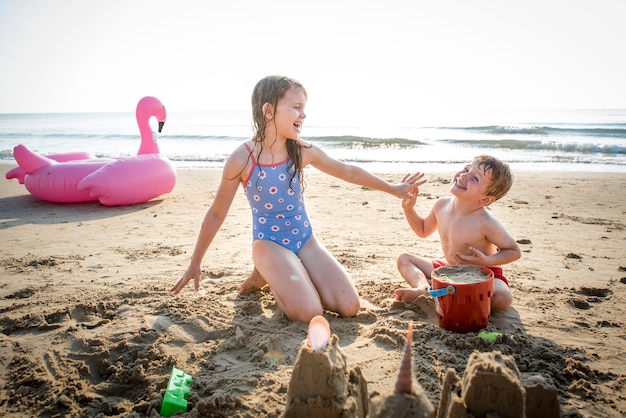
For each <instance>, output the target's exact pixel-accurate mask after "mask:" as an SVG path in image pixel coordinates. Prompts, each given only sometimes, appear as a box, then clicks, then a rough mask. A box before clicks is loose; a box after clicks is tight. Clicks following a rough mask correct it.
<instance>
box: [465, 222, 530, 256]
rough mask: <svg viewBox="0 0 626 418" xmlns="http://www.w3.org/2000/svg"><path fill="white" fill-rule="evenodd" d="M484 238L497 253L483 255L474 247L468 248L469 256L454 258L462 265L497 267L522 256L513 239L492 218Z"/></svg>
mask: <svg viewBox="0 0 626 418" xmlns="http://www.w3.org/2000/svg"><path fill="white" fill-rule="evenodd" d="M485 238H486V240H487V241H488V242H490V243H492V244H493V245H495V246H496V247H497V248H498V252H496V253H494V254H492V255H489V256H488V255H485V254H484V253H483V252H481V251H479V250H478V249H476V248H474V247H469V248H468V251H469V252H470V253H471V254H470V255H464V254H460V253H459V254H456V257H457V258H458V259H459V260H460V261H461V262H464V263H471V264H475V265H481V266H487V267H488V266H499V265H502V264H508V263H512V262H513V261H515V260H518V259H519V258H520V257H521V256H522V251H521V250H520V248H519V245H517V242H515V239H514V238H513V237H512V236H511V235H510V234H509V233H508V232H506V230H505V229H504V227H503V226H502V224H501V223H500V222H498V220H497V219H495V218H492V219H491V222H488V223H487V225H486V227H485Z"/></svg>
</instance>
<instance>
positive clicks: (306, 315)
mask: <svg viewBox="0 0 626 418" xmlns="http://www.w3.org/2000/svg"><path fill="white" fill-rule="evenodd" d="M252 259H253V260H254V265H255V266H256V269H257V270H258V273H259V274H260V276H261V278H262V280H263V279H264V280H265V281H266V282H267V284H268V285H269V286H270V289H271V290H272V294H273V295H274V298H275V299H276V303H277V304H278V307H279V308H280V310H281V311H283V313H284V314H285V315H287V316H288V317H289V318H290V319H291V320H293V321H301V322H309V321H310V320H311V318H313V317H314V316H315V315H321V314H322V313H323V311H324V309H323V307H322V302H321V300H320V296H319V295H318V293H317V290H316V289H315V286H314V285H313V283H312V282H311V278H310V277H309V274H308V273H307V270H306V269H305V267H304V265H303V264H302V262H301V261H300V259H299V258H298V256H296V255H295V254H294V253H293V252H291V251H289V250H288V249H286V248H284V247H282V246H280V245H279V244H276V243H275V242H271V241H254V243H253V244H252Z"/></svg>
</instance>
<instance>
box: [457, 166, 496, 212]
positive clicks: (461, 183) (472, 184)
mask: <svg viewBox="0 0 626 418" xmlns="http://www.w3.org/2000/svg"><path fill="white" fill-rule="evenodd" d="M490 184H491V173H490V172H488V171H485V169H484V167H483V166H480V167H479V165H478V163H476V162H472V163H470V164H468V165H466V166H465V167H464V168H463V170H461V171H459V172H457V173H456V174H455V175H454V177H453V179H452V187H451V188H450V193H452V194H453V195H454V196H455V197H458V198H463V199H464V200H465V199H470V200H474V199H475V200H477V201H483V200H484V199H487V198H489V197H490V196H487V194H486V193H487V188H488V187H489V185H490ZM489 203H491V201H489V202H488V203H484V202H483V204H489Z"/></svg>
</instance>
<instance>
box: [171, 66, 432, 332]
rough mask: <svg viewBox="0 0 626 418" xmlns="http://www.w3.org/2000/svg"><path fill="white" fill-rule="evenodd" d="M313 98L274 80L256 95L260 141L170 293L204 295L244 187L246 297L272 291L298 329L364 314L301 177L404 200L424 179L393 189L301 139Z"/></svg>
mask: <svg viewBox="0 0 626 418" xmlns="http://www.w3.org/2000/svg"><path fill="white" fill-rule="evenodd" d="M306 101H307V93H306V90H305V89H304V87H303V86H302V85H301V84H300V83H299V82H297V81H296V80H293V79H290V78H288V77H283V76H268V77H265V78H263V79H262V80H261V81H259V82H258V83H257V85H256V86H255V88H254V92H253V94H252V112H253V122H254V131H255V133H254V137H253V138H252V139H251V140H250V141H248V142H245V143H244V144H242V145H241V146H239V147H238V148H237V149H236V150H235V151H234V152H233V153H232V154H231V155H230V157H229V158H228V160H227V161H226V163H225V164H224V170H223V172H222V179H221V182H220V185H219V187H218V189H217V194H216V196H215V200H214V202H213V204H212V205H211V207H210V208H209V210H208V211H207V213H206V215H205V217H204V220H203V222H202V227H201V229H200V233H199V235H198V239H197V241H196V246H195V249H194V252H193V255H192V257H191V262H190V264H189V267H188V268H187V271H186V272H185V274H184V275H183V277H182V278H181V279H180V280H179V281H178V283H176V285H175V286H174V287H173V288H172V289H171V291H172V292H174V293H178V292H179V291H180V290H181V289H182V288H183V287H184V286H185V285H186V284H187V283H188V282H189V281H190V280H191V279H193V281H194V284H195V289H196V290H198V288H199V287H200V275H201V263H202V259H203V258H204V255H205V254H206V251H207V250H208V248H209V245H210V244H211V242H212V241H213V238H214V237H215V234H216V233H217V231H218V230H219V228H220V226H221V225H222V222H223V221H224V219H225V218H226V215H227V213H228V210H229V208H230V205H231V203H232V201H233V198H234V196H235V193H236V192H237V188H238V187H239V185H240V184H241V185H242V186H243V190H244V192H245V194H246V196H247V198H248V201H249V203H250V208H251V210H252V218H253V243H252V259H253V261H254V266H255V270H254V271H253V272H252V274H251V275H250V276H249V277H248V278H247V279H246V280H245V281H244V283H243V284H242V285H241V287H240V289H239V293H240V294H243V293H246V292H249V291H253V290H257V289H260V288H262V287H263V286H264V285H265V284H268V285H269V286H270V289H271V291H272V294H273V295H274V298H275V299H276V303H277V304H278V306H279V308H280V309H281V310H282V311H283V312H284V313H285V315H287V316H288V317H289V318H290V319H292V320H294V321H302V322H309V320H310V319H311V318H313V317H314V316H316V315H321V314H322V313H323V310H324V309H327V310H329V311H333V312H336V313H338V314H339V315H342V316H346V317H350V316H355V315H356V314H357V313H358V312H359V309H360V301H359V295H358V292H357V290H356V287H355V286H354V284H353V283H352V280H351V278H350V276H349V275H348V273H347V272H346V270H345V269H344V268H343V266H342V265H341V264H340V263H339V262H338V261H337V260H336V259H335V258H334V257H333V256H332V255H331V254H330V252H329V251H328V250H327V249H326V247H324V245H323V244H322V243H321V242H320V241H318V239H317V237H316V236H315V234H314V233H313V230H312V228H311V224H310V222H309V218H308V216H307V213H306V210H305V205H304V198H303V191H304V186H303V185H304V181H303V169H304V168H305V167H306V166H308V165H312V166H313V167H316V168H317V169H319V170H320V171H322V172H324V173H327V174H329V175H331V176H334V177H337V178H340V179H342V180H345V181H347V182H350V183H354V184H359V185H361V186H364V187H369V188H372V189H376V190H381V191H385V192H387V193H390V194H392V195H394V196H396V197H399V198H404V197H408V196H409V194H410V193H411V194H414V193H415V190H414V189H416V188H417V187H419V186H420V185H421V184H423V183H425V181H426V180H423V179H422V177H423V176H424V175H423V174H421V173H416V174H414V175H409V174H407V175H406V176H404V178H403V179H402V182H401V183H399V184H395V185H392V184H389V183H387V182H386V181H384V180H382V179H380V178H378V177H376V176H374V175H372V174H370V173H368V172H367V171H365V170H363V169H361V168H359V167H356V166H353V165H349V164H344V163H342V162H340V161H337V160H335V159H333V158H331V157H329V156H328V155H326V154H325V153H324V152H323V151H322V150H321V149H319V148H318V147H316V146H315V145H313V144H310V143H307V142H305V141H303V140H302V139H300V132H301V130H302V124H303V122H304V119H305V118H306V115H305V113H304V108H305V106H306Z"/></svg>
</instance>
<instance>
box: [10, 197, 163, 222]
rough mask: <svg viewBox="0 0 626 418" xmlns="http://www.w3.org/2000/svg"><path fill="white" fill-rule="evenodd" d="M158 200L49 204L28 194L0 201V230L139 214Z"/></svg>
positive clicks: (158, 201) (159, 201) (158, 200)
mask: <svg viewBox="0 0 626 418" xmlns="http://www.w3.org/2000/svg"><path fill="white" fill-rule="evenodd" d="M162 201H163V200H162V199H155V200H151V201H149V202H144V203H138V204H136V205H130V206H105V205H102V204H100V202H98V201H93V202H85V203H52V202H46V201H43V200H39V199H37V198H35V197H33V196H32V195H30V194H27V195H21V196H10V197H4V198H0V229H9V228H13V227H16V226H21V225H28V224H34V225H36V224H43V225H53V224H63V223H68V222H85V221H93V220H97V219H106V218H113V217H116V216H120V215H125V214H128V213H133V212H139V211H142V210H145V209H148V208H151V207H153V206H155V205H158V204H159V203H161V202H162Z"/></svg>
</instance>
